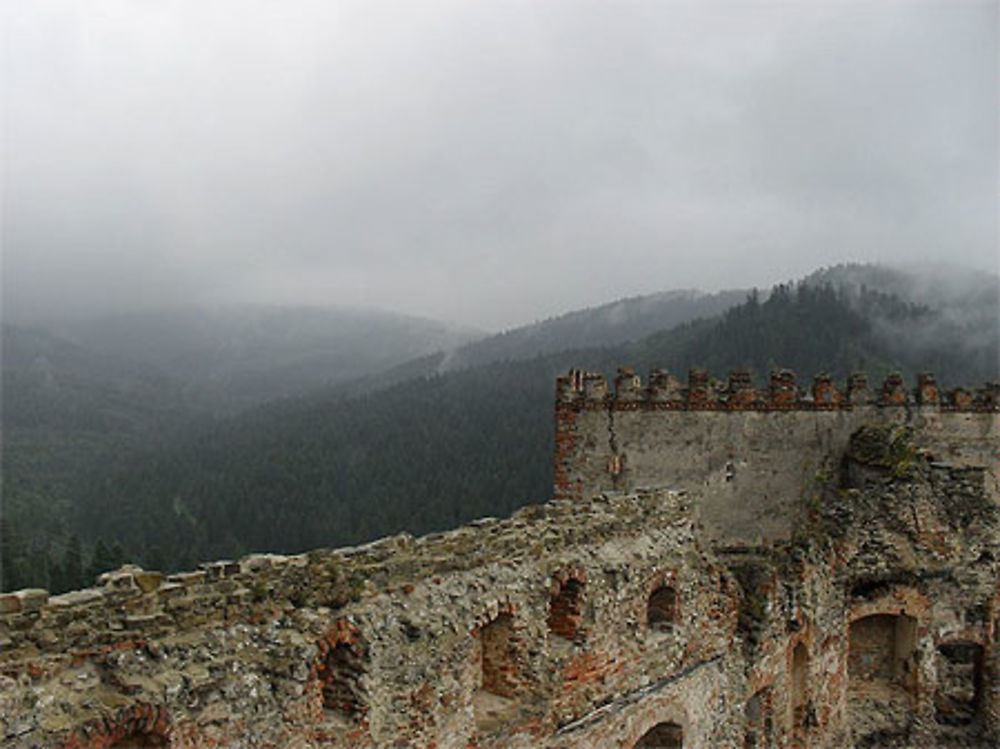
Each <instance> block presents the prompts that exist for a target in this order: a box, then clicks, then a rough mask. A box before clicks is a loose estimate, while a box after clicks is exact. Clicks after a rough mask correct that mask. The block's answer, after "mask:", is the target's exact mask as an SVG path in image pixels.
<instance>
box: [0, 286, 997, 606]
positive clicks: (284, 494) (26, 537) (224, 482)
mask: <svg viewBox="0 0 1000 749" xmlns="http://www.w3.org/2000/svg"><path fill="white" fill-rule="evenodd" d="M943 314H944V313H943V312H942V311H941V310H940V309H933V308H931V307H929V306H927V305H922V304H917V303H914V302H912V301H905V300H903V299H901V298H899V297H898V296H895V295H892V294H888V293H885V292H882V291H877V290H873V289H870V288H868V287H867V286H864V287H863V288H861V287H857V288H844V289H840V290H838V289H835V288H834V287H832V286H830V285H823V284H818V285H817V284H800V285H795V286H792V285H783V286H777V287H775V288H774V289H773V290H771V291H770V293H768V294H767V295H766V298H765V296H764V295H762V294H757V293H756V292H754V293H751V294H750V295H748V296H747V297H746V299H745V301H744V302H743V303H742V304H739V305H737V306H735V307H733V308H731V309H729V310H728V311H727V312H725V313H724V314H723V315H721V316H717V317H714V318H707V319H703V320H698V321H692V322H688V323H685V324H683V325H680V326H676V327H674V328H672V329H670V330H668V331H661V332H658V333H656V334H654V335H651V336H647V337H645V338H643V339H641V340H639V341H634V342H631V343H626V344H619V345H614V346H605V347H596V348H581V349H575V350H569V351H562V352H558V353H553V354H548V355H546V356H538V357H535V358H532V359H529V360H524V361H506V362H494V363H491V364H488V365H485V366H481V367H473V368H468V369H464V370H460V371H454V372H445V373H442V374H435V375H430V376H418V377H413V378H411V379H409V380H406V381H404V382H399V383H397V384H395V385H392V386H390V387H385V388H381V389H378V390H369V391H364V392H362V391H357V392H356V394H354V395H350V396H348V395H344V394H341V395H339V396H334V395H331V394H330V393H329V392H325V393H324V394H320V395H313V396H301V397H298V398H292V399H285V400H281V401H277V402H274V403H271V404H268V405H266V406H262V407H258V408H256V409H253V410H250V411H248V412H245V413H243V414H240V415H237V416H235V417H232V418H228V419H224V420H221V421H214V422H211V423H202V424H201V425H199V426H195V427H191V428H188V429H185V430H181V431H180V432H178V433H176V434H175V435H174V436H172V437H171V438H169V439H166V440H162V441H160V442H158V443H157V444H156V448H155V449H149V448H148V446H147V448H146V449H138V448H136V449H122V450H121V451H120V452H119V453H116V454H114V455H110V456H106V457H105V459H103V460H102V461H99V462H96V463H94V464H93V465H91V466H90V468H89V470H87V471H86V472H82V473H80V474H79V475H77V476H75V477H73V478H74V483H73V491H72V492H71V494H72V496H70V497H67V498H66V499H65V501H63V502H61V504H60V505H59V507H60V513H61V519H62V521H63V530H64V534H65V536H66V538H68V539H69V540H68V541H64V542H63V543H62V544H61V545H59V546H51V547H49V548H46V547H45V545H44V537H40V536H38V535H35V536H31V535H30V534H28V533H25V532H23V531H21V529H20V528H18V527H16V526H14V527H12V526H11V525H10V524H9V523H7V525H6V527H5V529H4V533H5V534H6V538H7V543H5V545H4V554H5V556H7V557H8V559H7V564H6V565H5V570H8V571H9V570H15V571H18V572H17V574H18V575H19V577H18V579H16V580H13V579H8V580H7V581H5V584H6V585H8V586H10V585H12V584H25V583H27V582H30V583H31V584H39V585H49V586H51V587H54V588H59V587H60V586H61V585H62V586H66V585H72V584H74V579H73V576H72V574H68V573H67V572H66V570H67V569H69V570H71V571H72V570H79V571H80V572H79V574H80V575H81V576H84V573H85V571H86V567H87V566H88V565H91V566H92V565H93V564H95V562H94V561H93V559H92V557H95V556H96V557H98V558H100V559H101V560H103V561H104V563H107V560H108V559H114V558H118V556H120V555H121V554H124V555H126V556H128V557H131V558H134V559H137V560H138V561H140V562H142V563H144V564H146V565H149V566H151V567H163V568H179V567H188V566H191V565H192V564H194V563H196V562H197V561H199V560H203V559H212V558H222V557H227V556H235V555H238V554H241V553H244V552H248V551H252V550H269V551H300V550H304V549H308V548H313V547H320V546H336V545H343V544H352V543H358V542H361V541H365V540H368V539H371V538H375V537H378V536H381V535H385V534H390V533H395V532H398V531H400V530H407V531H409V532H412V533H422V532H427V531H431V530H435V529H441V528H447V527H451V526H454V525H455V524H457V523H461V522H464V521H467V520H470V519H472V518H475V517H480V516H483V515H503V514H506V513H509V512H510V511H512V510H513V509H515V508H517V507H519V506H521V505H523V504H526V503H531V502H540V501H544V500H545V499H547V498H548V496H549V491H550V485H551V476H550V463H549V461H550V456H551V451H552V397H553V385H554V379H555V377H556V375H557V374H558V373H560V372H563V371H565V370H567V369H568V368H570V367H583V368H587V369H593V370H599V371H603V372H605V373H608V374H612V373H613V372H614V370H615V368H616V367H618V366H633V367H635V368H637V369H638V370H639V371H640V372H643V373H644V372H645V371H647V370H648V369H649V368H651V367H665V368H668V369H671V370H673V371H675V372H676V373H678V374H679V375H680V376H682V377H683V376H684V374H685V373H686V371H687V369H688V368H689V367H691V366H702V367H705V368H707V369H709V370H710V371H711V372H712V373H713V374H715V375H716V376H725V374H726V373H727V371H728V370H729V369H732V368H737V367H749V368H750V369H751V370H752V371H753V372H754V374H755V376H756V378H757V381H758V383H760V384H763V383H764V381H765V378H766V376H767V373H768V371H769V370H770V369H771V368H772V367H775V366H787V367H791V368H793V369H795V370H796V371H797V372H798V373H799V375H800V384H802V385H803V386H805V385H807V384H808V382H809V380H810V378H811V376H812V375H813V374H815V373H817V372H820V371H826V372H829V373H831V374H833V375H834V376H836V377H838V378H843V377H845V376H846V375H847V374H848V373H849V372H851V371H855V370H865V371H867V372H868V373H869V374H870V375H871V377H872V378H873V379H877V378H880V377H882V376H884V375H885V374H886V373H888V372H889V371H892V370H900V371H902V372H903V373H904V374H905V375H906V376H907V377H909V378H911V379H912V376H913V374H914V373H915V372H916V371H919V370H923V369H926V368H933V369H935V370H936V371H937V373H938V375H939V379H940V380H941V381H942V382H943V383H944V384H946V385H947V384H957V383H976V382H981V381H983V380H986V379H995V378H996V377H997V350H998V344H997V340H996V333H995V331H994V332H993V333H992V335H991V334H989V333H985V334H984V333H983V331H982V330H981V329H980V328H976V327H975V326H973V327H970V328H967V329H960V330H959V331H958V332H957V333H956V334H955V335H954V336H953V337H950V338H945V339H941V340H939V341H936V342H935V344H934V346H932V347H930V348H928V346H927V345H925V344H926V341H925V340H923V339H922V338H919V333H920V331H922V330H926V329H927V328H928V327H930V326H933V325H935V324H936V321H939V320H940V319H941V318H942V316H943ZM887 330H892V331H895V333H894V335H895V336H896V337H887V335H886V331H887ZM910 340H913V341H916V342H917V343H919V344H920V345H913V346H910V345H907V342H908V341H910ZM426 365H427V360H423V363H418V365H417V366H416V369H417V370H418V371H421V370H422V369H423V368H424V367H426ZM345 392H349V391H345ZM28 473H29V474H30V471H29V472H28ZM39 501H43V498H41V497H40V498H39ZM5 517H7V516H6V513H5ZM36 530H37V529H36ZM74 534H75V535H76V536H77V538H78V540H75V541H74V540H73V535H74ZM98 542H101V543H100V545H98ZM116 544H117V545H118V546H119V547H121V551H120V553H119V552H116V551H115V546H116ZM81 546H82V548H83V552H82V553H81V552H80V548H81ZM13 557H17V558H16V559H14V558H13ZM78 557H79V558H80V561H79V562H78V561H76V560H77V558H78ZM5 574H7V575H8V577H9V574H10V573H9V572H7V573H5ZM75 582H76V584H82V582H83V577H80V579H79V580H78V581H75Z"/></svg>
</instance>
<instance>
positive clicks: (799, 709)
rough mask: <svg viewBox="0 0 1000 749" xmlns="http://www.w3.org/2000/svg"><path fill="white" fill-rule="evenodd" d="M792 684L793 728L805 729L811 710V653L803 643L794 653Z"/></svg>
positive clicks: (797, 646)
mask: <svg viewBox="0 0 1000 749" xmlns="http://www.w3.org/2000/svg"><path fill="white" fill-rule="evenodd" d="M791 682H792V683H791V688H792V694H791V708H792V726H794V727H795V728H803V727H805V725H806V722H807V718H808V716H807V712H808V708H809V651H808V650H807V649H806V646H805V644H804V643H801V642H800V643H799V644H797V645H796V646H795V650H793V651H792V673H791Z"/></svg>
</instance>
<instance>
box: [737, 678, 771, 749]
mask: <svg viewBox="0 0 1000 749" xmlns="http://www.w3.org/2000/svg"><path fill="white" fill-rule="evenodd" d="M772 712H773V696H772V693H771V688H770V687H764V688H763V689H761V690H759V691H758V692H757V693H755V694H754V695H753V696H752V697H751V698H750V699H748V700H747V704H746V708H745V711H744V717H745V718H746V735H745V738H744V741H743V746H744V749H770V747H773V746H774V720H773V718H772V717H771V716H772Z"/></svg>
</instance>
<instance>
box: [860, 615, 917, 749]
mask: <svg viewBox="0 0 1000 749" xmlns="http://www.w3.org/2000/svg"><path fill="white" fill-rule="evenodd" d="M916 645H917V620H916V619H914V618H913V617H911V616H907V615H905V614H873V615H871V616H866V617H864V618H862V619H858V620H856V621H854V622H852V623H851V625H850V630H849V646H848V647H849V650H848V656H847V687H848V689H847V694H848V710H849V711H850V717H849V720H850V721H851V723H852V725H864V726H866V731H867V733H868V734H869V735H873V734H878V735H880V736H882V737H883V739H884V740H885V741H887V742H888V741H890V740H895V739H896V738H899V739H900V741H902V740H903V738H904V737H906V736H908V735H909V731H910V730H911V728H912V723H913V721H914V718H915V712H914V711H915V710H916V706H917V699H916V698H917V690H918V686H919V685H918V681H917V676H918V669H917V648H916Z"/></svg>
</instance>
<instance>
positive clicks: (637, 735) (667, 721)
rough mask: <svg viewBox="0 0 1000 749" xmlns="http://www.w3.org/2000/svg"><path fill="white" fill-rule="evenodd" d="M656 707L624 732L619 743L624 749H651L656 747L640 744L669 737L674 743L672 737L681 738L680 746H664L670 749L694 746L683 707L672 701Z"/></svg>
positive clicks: (652, 744) (660, 703)
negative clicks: (661, 737)
mask: <svg viewBox="0 0 1000 749" xmlns="http://www.w3.org/2000/svg"><path fill="white" fill-rule="evenodd" d="M654 704H657V703H654ZM658 705H659V706H658V707H655V708H654V709H652V710H649V711H644V715H643V719H642V720H640V721H638V722H636V723H635V724H634V728H632V729H631V730H628V731H625V732H624V735H623V736H622V742H621V746H622V747H623V748H624V749H653V747H657V746H658V745H657V744H655V743H645V744H643V743H640V742H642V741H644V740H646V741H647V742H649V740H651V739H656V738H659V737H660V736H665V737H670V738H671V740H674V741H676V739H675V738H674V737H677V736H680V737H681V742H682V743H681V744H674V745H671V744H669V743H667V744H665V746H666V747H670V749H675V747H693V746H694V743H693V742H694V740H695V737H693V736H691V735H690V733H691V724H690V721H689V720H688V716H687V711H686V710H685V709H684V707H683V706H682V705H681V704H679V703H678V702H676V701H675V700H674V699H669V700H668V701H663V702H658ZM657 729H660V730H659V731H658V730H657ZM684 742H687V743H684Z"/></svg>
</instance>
